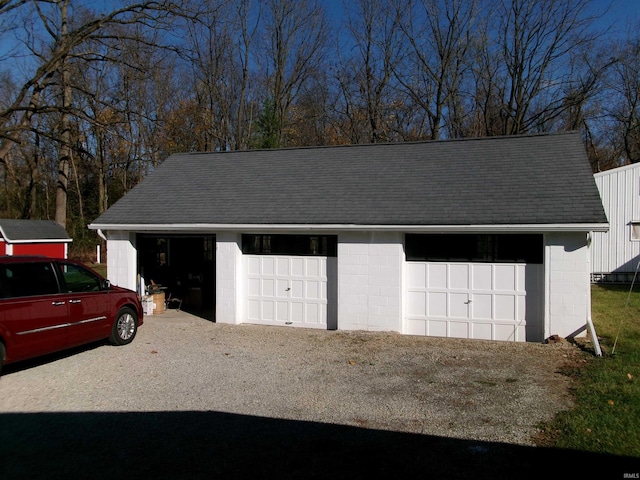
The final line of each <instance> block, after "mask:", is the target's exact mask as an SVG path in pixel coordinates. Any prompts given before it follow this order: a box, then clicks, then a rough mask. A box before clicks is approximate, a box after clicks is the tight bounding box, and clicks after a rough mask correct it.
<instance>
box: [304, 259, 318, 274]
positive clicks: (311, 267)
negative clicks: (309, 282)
mask: <svg viewBox="0 0 640 480" xmlns="http://www.w3.org/2000/svg"><path fill="white" fill-rule="evenodd" d="M305 261H306V272H305V274H306V275H307V276H308V277H319V276H321V275H322V269H321V268H320V259H318V258H307V259H305Z"/></svg>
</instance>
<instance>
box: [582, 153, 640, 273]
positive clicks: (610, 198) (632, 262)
mask: <svg viewBox="0 0 640 480" xmlns="http://www.w3.org/2000/svg"><path fill="white" fill-rule="evenodd" d="M594 178H595V182H596V185H597V187H598V190H599V191H600V196H601V198H602V204H603V206H604V210H605V212H606V214H607V218H608V219H609V230H608V231H606V232H594V233H593V237H592V245H591V271H592V279H593V281H596V282H630V281H632V280H633V277H634V275H635V272H636V270H637V268H638V263H639V262H640V163H636V164H632V165H627V166H624V167H619V168H615V169H612V170H607V171H604V172H600V173H596V174H595V175H594Z"/></svg>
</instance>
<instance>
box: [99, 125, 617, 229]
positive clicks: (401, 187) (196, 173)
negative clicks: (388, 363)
mask: <svg viewBox="0 0 640 480" xmlns="http://www.w3.org/2000/svg"><path fill="white" fill-rule="evenodd" d="M582 223H588V224H592V223H596V224H602V223H607V219H606V215H605V212H604V209H603V207H602V202H601V200H600V195H599V193H598V190H597V188H596V185H595V182H594V179H593V175H592V172H591V169H590V166H589V162H588V159H587V156H586V153H585V148H584V145H583V143H582V141H581V139H580V136H579V134H577V133H566V134H553V135H523V136H513V137H490V138H474V139H464V140H445V141H433V142H411V143H395V144H376V145H349V146H338V147H316V148H288V149H276V150H249V151H234V152H219V153H198V154H176V155H172V156H171V157H169V158H168V159H167V160H166V161H165V162H163V163H162V164H161V165H160V166H158V167H157V168H156V169H155V171H153V172H152V173H151V174H150V175H149V176H148V177H147V178H145V180H144V181H143V182H141V183H140V184H139V185H138V186H136V187H135V188H133V189H132V190H131V191H130V192H129V193H128V194H127V195H125V196H124V197H123V198H122V199H121V200H119V201H118V202H116V203H115V204H114V205H113V206H112V207H111V208H109V209H108V210H107V212H105V213H104V214H103V215H102V216H100V217H99V218H98V219H96V220H95V222H94V225H93V226H94V228H99V227H101V226H111V225H118V224H129V225H131V224H140V225H144V224H147V225H148V224H173V225H179V224H226V225H232V224H261V225H265V224H280V225H285V224H298V225H315V224H324V225H327V224H340V225H427V226H428V225H508V224H582Z"/></svg>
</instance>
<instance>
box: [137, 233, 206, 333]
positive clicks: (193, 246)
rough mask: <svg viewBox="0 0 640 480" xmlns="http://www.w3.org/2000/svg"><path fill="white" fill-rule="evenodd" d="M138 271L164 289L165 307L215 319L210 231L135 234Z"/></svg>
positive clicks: (147, 281) (158, 287)
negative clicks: (177, 233) (195, 233)
mask: <svg viewBox="0 0 640 480" xmlns="http://www.w3.org/2000/svg"><path fill="white" fill-rule="evenodd" d="M137 248H138V273H139V274H140V276H141V277H142V278H144V280H145V284H146V285H147V287H149V286H150V285H153V284H155V287H154V288H156V289H161V291H163V292H164V295H165V299H166V300H168V299H176V301H173V302H167V307H168V308H176V307H180V308H181V309H182V310H184V311H185V312H188V313H191V314H194V315H198V316H200V317H202V318H206V319H207V320H211V321H215V298H216V286H215V279H216V270H215V258H216V257H215V253H216V240H215V236H213V235H205V236H203V235H162V234H138V238H137Z"/></svg>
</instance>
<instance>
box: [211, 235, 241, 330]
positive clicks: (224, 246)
mask: <svg viewBox="0 0 640 480" xmlns="http://www.w3.org/2000/svg"><path fill="white" fill-rule="evenodd" d="M240 241H241V235H240V234H239V233H236V232H222V233H218V234H217V235H216V322H218V323H232V324H237V323H240V322H241V321H242V315H243V311H244V310H243V308H244V302H245V301H244V299H243V294H242V285H243V282H242V281H243V278H242V276H243V269H242V251H241V249H240Z"/></svg>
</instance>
